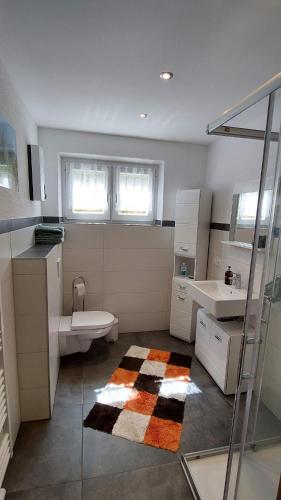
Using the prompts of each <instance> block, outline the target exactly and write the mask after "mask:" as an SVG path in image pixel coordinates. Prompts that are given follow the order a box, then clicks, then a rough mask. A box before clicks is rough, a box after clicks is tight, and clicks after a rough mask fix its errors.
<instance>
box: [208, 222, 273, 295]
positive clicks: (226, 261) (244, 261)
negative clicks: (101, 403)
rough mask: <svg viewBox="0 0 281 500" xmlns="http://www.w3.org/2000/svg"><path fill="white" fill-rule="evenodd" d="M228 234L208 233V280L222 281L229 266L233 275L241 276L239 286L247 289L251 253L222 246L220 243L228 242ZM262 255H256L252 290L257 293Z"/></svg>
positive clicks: (214, 230)
mask: <svg viewBox="0 0 281 500" xmlns="http://www.w3.org/2000/svg"><path fill="white" fill-rule="evenodd" d="M228 238H229V233H228V232H226V231H219V230H216V229H212V230H211V232H210V244H209V257H208V279H211V280H214V279H220V280H223V279H224V273H225V271H226V269H227V266H231V269H232V271H233V272H234V273H240V274H241V286H242V288H247V286H248V280H249V273H250V264H251V251H250V250H248V249H244V248H239V247H233V246H230V245H224V244H223V243H222V241H228ZM263 258H264V254H263V253H262V252H261V253H260V254H259V255H258V259H257V265H256V271H255V280H254V289H255V291H256V292H258V291H259V286H260V280H261V273H262V266H263Z"/></svg>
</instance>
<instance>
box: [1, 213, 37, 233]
mask: <svg viewBox="0 0 281 500" xmlns="http://www.w3.org/2000/svg"><path fill="white" fill-rule="evenodd" d="M41 222H42V217H41V216H39V217H24V218H21V219H2V220H0V234H4V233H10V232H12V231H16V230H17V229H24V228H25V227H30V226H36V225H37V224H40V223H41Z"/></svg>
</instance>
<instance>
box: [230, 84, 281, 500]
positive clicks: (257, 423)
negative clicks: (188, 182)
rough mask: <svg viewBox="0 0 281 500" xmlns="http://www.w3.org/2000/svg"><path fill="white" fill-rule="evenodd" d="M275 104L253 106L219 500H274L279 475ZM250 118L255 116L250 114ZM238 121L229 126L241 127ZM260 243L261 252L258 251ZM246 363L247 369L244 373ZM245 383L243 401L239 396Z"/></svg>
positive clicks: (276, 98)
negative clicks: (249, 226)
mask: <svg viewBox="0 0 281 500" xmlns="http://www.w3.org/2000/svg"><path fill="white" fill-rule="evenodd" d="M280 98H281V91H280V89H279V90H277V91H276V92H275V93H274V94H272V95H271V96H270V98H269V99H266V100H265V99H264V100H263V102H261V103H258V104H257V105H256V106H258V107H259V109H262V107H263V106H264V103H265V101H267V104H268V113H267V124H266V134H265V137H264V142H263V143H262V141H261V143H262V146H263V161H262V169H261V178H260V186H259V188H260V189H259V201H258V205H257V210H256V226H255V233H254V245H253V251H252V260H251V270H250V276H249V289H248V303H247V311H246V317H245V324H244V334H245V338H244V344H243V352H242V356H241V370H240V377H239V384H238V390H237V394H236V403H235V413H234V419H233V430H232V440H231V446H230V453H229V461H228V473H227V479H226V485H225V493H224V499H225V500H226V499H227V500H230V499H231V500H232V499H235V500H245V499H246V498H247V500H271V499H272V500H275V499H276V498H277V490H278V483H279V479H280V472H281V389H280V387H281V372H280V368H279V367H280V365H281V242H280V239H281V238H280V228H281V207H280V158H279V148H280V142H279V141H277V140H276V137H277V138H278V134H279V131H280V123H281V99H280ZM254 107H255V106H253V108H254ZM251 113H252V116H257V115H255V110H254V109H253V110H251V111H250V114H251ZM243 115H244V113H242V114H241V117H240V116H239V117H238V118H236V119H235V120H236V121H237V120H240V119H241V121H242V123H243ZM244 123H245V122H244ZM244 123H243V127H244V126H245V124H244ZM251 128H252V124H251ZM255 128H259V129H261V127H255ZM263 130H265V128H263ZM272 132H276V133H277V134H276V133H275V134H272ZM273 137H274V140H273ZM269 193H270V199H271V203H270V211H269V213H268V217H267V219H266V223H265V218H264V213H263V207H264V205H265V198H268V195H269ZM261 237H262V238H263V239H264V241H265V248H259V241H260V239H261ZM249 358H250V359H251V368H250V370H249V368H248V369H247V370H246V360H247V359H249ZM245 383H246V384H247V393H246V395H245V394H243V393H242V387H243V386H244V387H245ZM237 444H239V447H237V446H236V445H237Z"/></svg>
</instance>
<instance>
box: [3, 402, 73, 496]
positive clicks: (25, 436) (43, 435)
mask: <svg viewBox="0 0 281 500" xmlns="http://www.w3.org/2000/svg"><path fill="white" fill-rule="evenodd" d="M81 454H82V407H81V406H65V407H59V406H58V407H55V409H54V413H53V417H52V419H51V420H47V421H46V420H45V421H40V422H30V423H25V424H22V425H21V427H20V431H19V435H18V438H17V441H16V445H15V449H14V455H13V458H12V460H11V462H10V464H9V467H8V469H7V473H6V477H5V482H4V487H5V488H6V489H7V490H8V491H9V492H11V491H21V490H25V489H32V488H37V487H40V486H48V485H50V484H53V485H54V484H59V483H67V482H69V481H78V480H80V479H81Z"/></svg>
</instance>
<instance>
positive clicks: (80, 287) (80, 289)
mask: <svg viewBox="0 0 281 500" xmlns="http://www.w3.org/2000/svg"><path fill="white" fill-rule="evenodd" d="M74 289H75V290H76V293H77V297H84V296H85V293H86V290H85V285H84V283H77V284H76V285H74Z"/></svg>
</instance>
